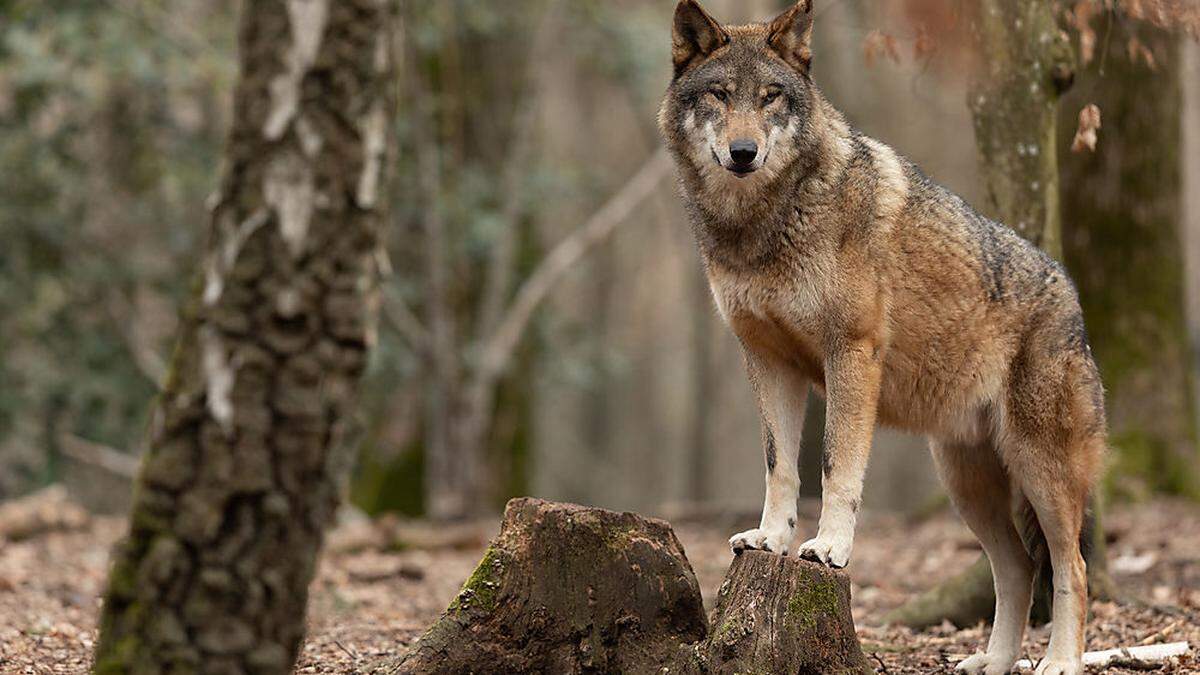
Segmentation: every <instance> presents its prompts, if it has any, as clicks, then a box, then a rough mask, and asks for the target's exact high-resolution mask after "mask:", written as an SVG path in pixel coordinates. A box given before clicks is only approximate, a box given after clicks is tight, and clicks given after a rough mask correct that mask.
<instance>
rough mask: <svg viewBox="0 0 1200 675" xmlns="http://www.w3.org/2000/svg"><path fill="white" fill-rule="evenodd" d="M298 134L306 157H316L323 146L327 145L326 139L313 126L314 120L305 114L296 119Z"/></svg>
mask: <svg viewBox="0 0 1200 675" xmlns="http://www.w3.org/2000/svg"><path fill="white" fill-rule="evenodd" d="M296 135H297V136H299V137H300V149H301V150H303V151H304V156H305V157H309V158H312V157H316V156H317V153H319V152H321V148H323V147H325V139H324V138H321V135H320V134H318V133H317V130H316V129H314V128H313V125H312V122H309V121H308V118H307V117H304V116H303V115H301V116H300V118H299V119H297V120H296Z"/></svg>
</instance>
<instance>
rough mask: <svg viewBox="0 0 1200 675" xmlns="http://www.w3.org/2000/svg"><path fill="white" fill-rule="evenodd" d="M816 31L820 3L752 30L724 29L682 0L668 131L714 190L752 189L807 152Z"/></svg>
mask: <svg viewBox="0 0 1200 675" xmlns="http://www.w3.org/2000/svg"><path fill="white" fill-rule="evenodd" d="M812 24H813V16H812V0H800V2H798V3H797V4H796V5H795V6H793V7H792V8H791V9H789V10H787V11H786V12H784V13H783V14H781V15H780V16H779V17H777V18H776V19H775V20H774V21H771V22H770V23H765V24H752V25H748V26H722V25H721V24H719V23H718V22H717V21H716V20H714V19H713V18H712V17H711V16H709V14H708V13H707V12H705V11H704V9H703V8H702V7H700V5H699V3H697V2H696V0H680V2H679V5H678V6H677V7H676V8H675V20H674V30H673V35H672V49H671V56H672V60H673V61H674V65H675V74H674V77H673V78H672V81H671V85H670V87H669V88H668V89H667V95H666V98H665V99H664V100H663V105H662V108H661V109H660V111H659V126H660V128H661V130H662V133H663V135H664V137H665V138H666V140H667V144H668V146H669V147H670V148H671V150H672V151H673V152H674V153H675V155H676V159H677V161H679V162H680V163H682V164H684V165H685V169H686V168H690V169H692V170H693V171H694V174H693V175H694V176H695V177H696V178H698V179H699V180H700V181H702V183H703V184H704V187H705V188H707V189H709V190H717V191H720V190H728V191H730V192H732V193H745V192H748V191H753V190H754V189H755V188H757V187H761V186H763V185H766V184H769V183H770V182H771V181H772V180H773V179H774V178H775V177H776V176H778V175H779V174H780V173H781V172H782V171H783V170H784V169H786V168H787V167H788V166H790V165H791V164H792V163H793V162H794V161H795V160H796V158H797V156H798V155H799V154H800V147H798V141H797V135H798V134H799V133H800V130H801V129H802V128H803V127H804V126H805V125H806V123H807V121H808V118H809V117H810V115H811V114H812V111H813V107H814V95H813V84H812V80H811V79H810V78H809V64H810V63H811V61H812V53H811V51H810V38H811V35H812Z"/></svg>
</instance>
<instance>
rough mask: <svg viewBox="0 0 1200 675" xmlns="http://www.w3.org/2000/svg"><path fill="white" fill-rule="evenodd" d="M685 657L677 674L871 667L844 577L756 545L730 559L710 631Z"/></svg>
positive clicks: (838, 673) (844, 674)
mask: <svg viewBox="0 0 1200 675" xmlns="http://www.w3.org/2000/svg"><path fill="white" fill-rule="evenodd" d="M690 656H691V658H690V660H689V661H685V662H684V663H683V666H684V667H683V668H682V670H683V671H684V672H689V673H730V674H732V673H760V672H761V673H794V674H799V675H810V674H811V675H849V674H851V673H853V674H855V675H858V674H860V673H869V672H872V671H871V670H870V668H868V667H867V663H866V658H865V657H864V656H863V653H862V648H861V647H860V646H859V644H858V636H857V635H856V634H855V632H854V620H853V619H852V618H851V615H850V580H849V578H848V577H847V576H846V575H845V574H844V573H842V572H838V571H835V570H833V569H830V568H828V567H826V566H824V565H821V564H819V563H814V562H809V561H807V560H801V559H800V558H796V557H788V556H780V555H776V554H774V553H767V552H764V551H746V552H744V553H742V554H741V555H739V556H737V557H736V558H734V561H733V564H732V565H730V567H729V572H728V573H726V575H725V582H724V583H722V584H721V590H720V593H719V595H718V596H717V607H716V610H715V611H714V612H713V621H712V628H711V631H710V635H709V637H708V639H706V640H705V641H704V642H703V643H701V644H699V645H696V646H695V647H694V648H693V649H692V650H691V655H690Z"/></svg>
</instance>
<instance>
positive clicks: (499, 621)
mask: <svg viewBox="0 0 1200 675" xmlns="http://www.w3.org/2000/svg"><path fill="white" fill-rule="evenodd" d="M704 633H705V620H704V606H703V604H702V602H701V599H700V589H699V587H698V586H697V584H696V577H695V574H694V573H693V572H692V568H691V565H690V564H689V563H688V561H687V558H686V557H685V556H684V554H683V547H682V546H680V544H679V541H678V540H677V539H676V538H675V534H674V532H672V531H671V527H670V526H669V525H667V523H665V522H663V521H660V520H653V519H648V518H642V517H641V516H638V515H635V514H632V513H615V512H612V511H605V510H602V509H589V508H584V507H581V506H574V505H570V504H554V503H549V502H543V501H539V500H535V499H514V500H512V501H510V502H509V504H508V507H507V508H506V509H505V514H504V523H503V525H502V526H501V531H500V535H499V536H498V537H497V538H496V540H495V541H494V542H493V543H492V545H491V546H490V547H489V548H488V550H487V552H486V553H485V554H484V556H483V560H482V561H481V562H480V563H479V566H478V567H477V568H476V569H475V572H474V573H473V574H472V575H471V578H470V579H468V580H467V582H466V584H464V586H463V589H462V591H461V592H460V593H459V594H458V597H457V598H455V600H454V601H453V602H452V603H451V604H450V607H449V609H447V610H446V612H445V613H444V614H443V615H442V617H441V618H440V619H439V620H438V621H437V623H435V624H434V625H433V627H432V628H430V630H429V632H427V633H426V634H425V636H424V637H422V638H421V640H420V642H418V643H417V645H416V646H415V647H414V648H413V649H412V651H411V652H409V654H408V655H406V656H405V657H404V658H403V659H402V660H401V661H400V662H399V663H398V664H396V665H395V666H394V667H392V668H391V669H389V670H387V671H386V672H392V673H434V672H436V673H470V672H474V671H477V670H479V669H480V668H481V667H482V665H483V664H488V669H489V670H490V671H492V672H503V673H532V672H545V673H577V672H585V671H589V672H590V671H596V672H626V673H639V672H653V671H655V670H657V668H656V667H653V664H660V663H665V662H667V661H669V660H670V659H671V658H673V657H674V655H675V654H676V652H677V650H678V646H679V645H680V644H684V643H692V642H696V641H698V640H700V639H701V638H703V637H704ZM648 668H649V669H648Z"/></svg>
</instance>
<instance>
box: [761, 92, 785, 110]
mask: <svg viewBox="0 0 1200 675" xmlns="http://www.w3.org/2000/svg"><path fill="white" fill-rule="evenodd" d="M780 93H781V92H780V91H779V90H778V89H770V90H768V91H767V93H766V95H765V96H763V100H762V104H763V105H764V106H767V105H771V104H772V103H774V102H775V100H776V99H778V98H779V94H780Z"/></svg>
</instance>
